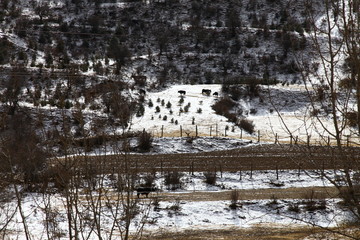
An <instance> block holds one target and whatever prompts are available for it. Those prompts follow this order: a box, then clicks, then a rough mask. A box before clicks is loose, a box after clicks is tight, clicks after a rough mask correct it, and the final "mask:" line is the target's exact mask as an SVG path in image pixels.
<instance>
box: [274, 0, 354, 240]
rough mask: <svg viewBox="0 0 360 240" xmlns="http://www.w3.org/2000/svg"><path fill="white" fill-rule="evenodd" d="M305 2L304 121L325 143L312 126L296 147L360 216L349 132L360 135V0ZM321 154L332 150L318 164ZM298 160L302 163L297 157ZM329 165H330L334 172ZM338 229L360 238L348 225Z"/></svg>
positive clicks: (302, 58) (300, 60) (300, 64)
mask: <svg viewBox="0 0 360 240" xmlns="http://www.w3.org/2000/svg"><path fill="white" fill-rule="evenodd" d="M305 7H306V13H307V18H308V19H307V21H308V22H309V23H311V31H310V32H309V34H308V38H309V39H310V41H309V42H310V44H311V49H307V52H306V56H301V55H297V62H296V64H297V66H298V67H299V68H300V69H301V76H302V80H303V83H304V84H305V88H306V96H307V99H308V102H309V107H308V110H307V112H306V113H305V117H304V126H309V122H310V127H311V128H312V129H313V131H315V132H316V133H317V134H318V135H319V142H318V144H321V145H322V146H321V148H319V146H313V145H311V143H310V141H309V139H310V137H311V135H310V132H307V140H306V139H305V140H304V139H303V141H304V143H307V147H303V146H297V147H296V148H297V149H298V150H300V151H301V152H302V154H303V160H305V161H306V162H307V164H309V165H311V166H312V168H314V169H318V173H319V175H320V176H321V177H323V178H324V179H326V180H328V181H329V182H331V183H332V184H333V186H334V187H335V188H337V189H338V190H339V193H340V196H341V197H342V198H343V199H344V202H345V203H346V205H347V206H348V208H349V210H350V211H351V212H352V213H353V216H354V217H355V218H356V219H357V221H359V220H360V187H359V186H360V185H359V181H358V175H359V167H360V162H359V155H358V149H357V147H352V146H350V145H352V144H355V145H357V144H358V141H354V142H351V143H350V140H349V137H350V136H355V137H356V138H358V137H359V132H360V131H359V129H360V128H359V126H360V125H359V123H360V122H359V114H360V111H359V110H360V97H359V96H360V81H359V80H360V74H359V69H360V61H359V59H360V55H359V47H360V41H359V39H360V38H359V36H360V31H359V26H360V15H359V14H360V13H359V3H358V1H346V0H340V1H335V0H325V1H322V2H318V1H311V0H306V1H305ZM309 56H310V57H309ZM274 107H275V109H276V108H277V106H274ZM277 111H278V110H277ZM278 113H280V112H279V111H278ZM279 117H280V118H281V120H282V123H283V124H284V126H285V129H286V131H287V132H288V134H289V135H290V136H291V138H292V141H293V142H295V141H297V139H295V136H293V133H292V131H291V129H290V127H289V123H288V122H287V121H286V119H284V118H283V117H282V116H281V114H279ZM351 118H353V120H351ZM329 120H330V121H329ZM349 123H352V124H349ZM304 131H307V129H304ZM320 152H321V153H320ZM319 154H325V155H327V156H328V160H327V161H324V162H323V163H320V164H319V162H318V161H316V160H315V159H316V156H318V155H319ZM295 163H296V164H299V166H300V164H301V163H299V162H298V161H296V162H295ZM327 170H331V174H330V173H329V171H327ZM337 233H338V234H341V235H344V236H347V237H349V238H352V239H358V238H357V237H356V236H355V235H354V234H351V233H349V232H347V231H346V230H345V231H339V232H337Z"/></svg>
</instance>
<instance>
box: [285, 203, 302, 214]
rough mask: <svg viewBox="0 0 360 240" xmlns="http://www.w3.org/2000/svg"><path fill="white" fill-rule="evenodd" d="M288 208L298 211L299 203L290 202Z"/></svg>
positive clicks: (291, 210)
mask: <svg viewBox="0 0 360 240" xmlns="http://www.w3.org/2000/svg"><path fill="white" fill-rule="evenodd" d="M288 210H289V211H290V212H295V213H299V212H300V207H299V204H297V203H290V205H289V206H288Z"/></svg>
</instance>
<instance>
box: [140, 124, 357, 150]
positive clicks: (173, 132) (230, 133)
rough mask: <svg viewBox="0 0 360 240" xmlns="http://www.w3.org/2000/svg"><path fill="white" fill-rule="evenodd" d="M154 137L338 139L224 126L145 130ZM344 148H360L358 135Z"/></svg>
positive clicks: (315, 141) (326, 141)
mask: <svg viewBox="0 0 360 240" xmlns="http://www.w3.org/2000/svg"><path fill="white" fill-rule="evenodd" d="M144 130H145V131H147V132H149V133H151V134H152V136H154V137H159V138H162V137H228V138H236V139H244V140H248V141H251V142H263V143H275V144H302V145H304V144H307V145H320V146H334V145H336V144H337V141H336V138H334V137H332V136H329V135H328V136H325V135H316V136H311V135H306V134H302V135H290V134H286V133H284V132H283V133H282V134H279V133H276V132H274V131H266V130H258V131H254V132H253V133H252V134H249V133H248V132H246V131H245V130H243V129H239V128H233V127H228V126H223V124H222V125H220V124H211V125H210V124H209V125H199V124H188V125H178V126H177V128H174V127H173V126H172V127H171V128H168V127H166V126H164V125H161V126H158V127H152V128H150V129H144ZM341 144H342V145H343V146H360V137H359V136H357V135H350V134H349V135H344V136H343V138H342V141H341Z"/></svg>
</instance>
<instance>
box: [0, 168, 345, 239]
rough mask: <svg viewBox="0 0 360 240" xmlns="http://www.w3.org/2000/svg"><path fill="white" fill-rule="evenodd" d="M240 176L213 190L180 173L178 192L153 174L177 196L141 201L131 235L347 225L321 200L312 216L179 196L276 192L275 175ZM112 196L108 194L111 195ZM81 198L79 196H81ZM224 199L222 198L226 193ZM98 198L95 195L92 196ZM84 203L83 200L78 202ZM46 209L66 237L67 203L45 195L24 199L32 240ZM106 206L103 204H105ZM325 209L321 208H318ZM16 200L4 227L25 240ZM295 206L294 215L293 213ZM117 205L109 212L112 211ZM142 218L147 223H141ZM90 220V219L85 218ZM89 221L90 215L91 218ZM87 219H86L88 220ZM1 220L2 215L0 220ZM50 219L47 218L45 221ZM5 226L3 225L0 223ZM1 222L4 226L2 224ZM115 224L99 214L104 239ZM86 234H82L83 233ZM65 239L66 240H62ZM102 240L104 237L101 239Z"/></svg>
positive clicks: (285, 204) (279, 202) (271, 205)
mask: <svg viewBox="0 0 360 240" xmlns="http://www.w3.org/2000/svg"><path fill="white" fill-rule="evenodd" d="M239 174H240V173H239V172H235V173H223V174H222V176H221V175H220V174H219V173H218V180H217V185H216V186H210V185H207V184H205V183H204V175H203V173H195V174H194V175H188V174H187V173H184V176H183V177H182V180H183V182H184V184H183V187H182V189H181V190H177V191H169V190H167V189H166V187H165V186H164V185H163V182H164V179H163V177H162V176H160V174H157V177H156V179H157V180H156V185H157V187H158V188H159V189H162V190H161V194H166V193H171V194H173V195H174V194H175V196H176V197H175V198H174V199H173V200H171V201H169V200H167V201H165V200H164V201H162V200H160V201H159V202H158V205H155V204H154V202H155V200H154V198H153V197H155V196H156V193H152V194H151V198H141V199H140V201H139V206H140V208H139V209H140V212H141V213H140V214H139V215H138V216H137V217H135V219H134V220H133V222H132V225H131V231H136V229H138V227H140V226H141V223H144V222H145V225H144V231H145V232H147V233H151V232H154V233H159V232H161V231H183V230H192V229H197V230H201V229H226V228H234V227H235V228H249V227H252V226H255V225H257V226H259V224H260V225H264V226H266V225H267V224H272V225H276V226H278V227H285V228H286V227H290V226H291V227H295V226H312V225H318V226H321V227H336V226H339V224H341V223H343V222H344V221H349V220H351V214H350V213H349V212H348V211H347V210H346V209H344V208H342V207H341V204H339V202H340V201H341V200H340V199H326V200H325V199H320V200H316V199H315V200H314V202H315V203H314V204H315V205H318V206H325V207H324V208H321V209H320V208H319V209H315V210H307V207H308V204H309V201H310V199H303V200H300V199H262V200H251V199H250V200H246V199H241V198H240V200H239V201H238V206H239V207H238V208H236V209H231V208H230V204H231V201H230V199H229V200H220V201H188V200H186V201H184V200H182V199H181V198H182V194H185V193H186V194H191V193H192V192H210V193H211V192H224V191H227V190H229V189H244V190H245V189H258V190H261V189H269V188H276V187H274V186H273V185H272V184H271V183H273V182H274V181H275V179H276V173H275V171H254V172H253V173H252V178H251V177H250V176H251V175H250V172H242V178H241V180H240V175H239ZM278 182H280V183H281V184H282V186H281V187H279V188H290V187H294V188H298V187H299V188H300V187H309V186H312V187H315V186H320V187H321V186H329V185H330V184H329V183H328V182H326V181H324V179H322V178H321V177H319V176H318V174H316V172H307V173H305V172H302V173H301V174H299V172H297V171H285V170H283V171H281V172H280V173H279V180H278ZM110 191H112V190H110ZM80 192H82V191H80ZM224 194H225V192H224ZM95 196H96V195H95ZM80 198H81V199H82V197H80ZM45 203H46V204H48V207H49V206H51V207H52V214H54V215H52V219H53V220H56V221H58V223H57V224H56V228H57V230H58V231H59V232H61V233H62V234H65V236H66V232H67V218H66V211H65V209H66V207H65V206H66V202H65V199H64V198H63V197H61V195H59V194H53V195H48V196H46V197H44V195H42V194H35V193H34V194H27V195H26V196H25V197H24V198H23V204H22V207H23V209H24V212H25V216H26V221H27V223H28V228H29V231H30V232H31V234H32V236H33V239H43V238H46V235H45V233H46V232H45V224H44V221H45V219H46V216H45V211H44V209H45ZM103 204H104V203H103ZM322 204H323V205H322ZM15 206H16V204H15V200H14V201H11V202H10V203H8V204H5V205H3V208H2V209H3V210H2V211H3V212H2V213H4V211H5V209H8V210H9V209H10V210H11V209H12V210H13V211H16V213H17V214H16V215H15V217H14V218H13V220H12V221H11V223H10V225H9V226H8V231H9V233H13V234H15V235H16V236H17V238H16V239H24V236H23V235H22V233H23V226H22V224H21V218H20V215H19V212H18V210H17V209H16V207H15ZM86 206H87V203H86V201H85V198H84V200H83V205H82V206H80V208H81V209H83V211H90V209H88V208H87V207H86ZM294 206H297V208H298V210H297V211H295V210H294ZM114 208H115V205H113V206H112V209H113V210H114ZM143 213H148V214H146V215H147V217H146V218H143V217H144V215H143ZM89 214H90V213H89ZM90 215H91V214H90ZM90 215H89V217H90V219H91V216H90ZM4 217H5V215H4V214H1V215H0V218H4ZM48 217H49V216H48ZM2 220H4V219H2ZM2 222H4V221H2ZM112 223H113V219H112V215H111V212H110V210H109V208H108V207H105V204H104V207H103V208H102V210H101V228H102V234H103V236H108V235H107V234H108V233H109V230H110V228H111V224H112ZM84 231H86V230H84ZM10 236H11V234H10ZM9 239H11V238H9ZM60 239H66V237H63V238H60ZM89 239H97V236H96V234H95V233H94V232H89ZM105 239H106V237H105Z"/></svg>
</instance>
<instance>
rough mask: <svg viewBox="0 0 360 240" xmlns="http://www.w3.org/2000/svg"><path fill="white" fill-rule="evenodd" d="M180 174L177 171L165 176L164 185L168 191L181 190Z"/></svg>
mask: <svg viewBox="0 0 360 240" xmlns="http://www.w3.org/2000/svg"><path fill="white" fill-rule="evenodd" d="M181 177H182V174H181V173H179V172H177V171H172V172H168V173H167V174H165V179H164V181H165V182H164V183H165V185H166V186H167V188H168V189H170V190H175V189H178V188H181Z"/></svg>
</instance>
